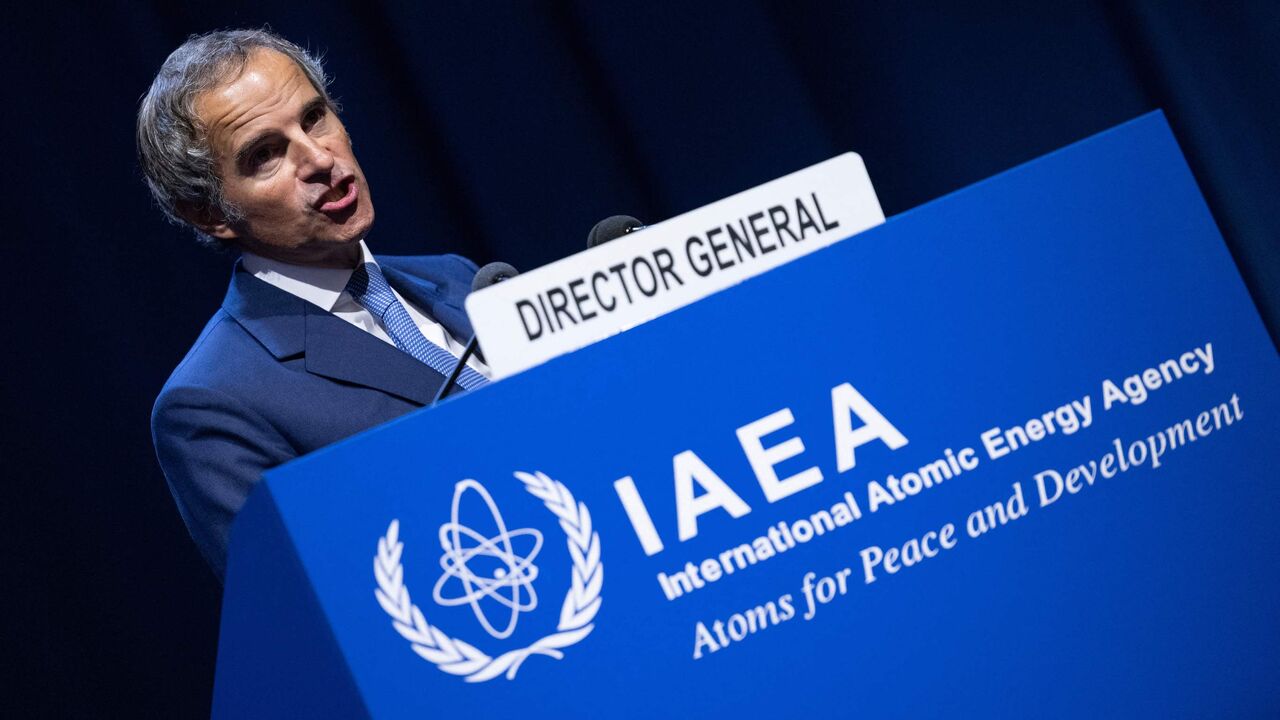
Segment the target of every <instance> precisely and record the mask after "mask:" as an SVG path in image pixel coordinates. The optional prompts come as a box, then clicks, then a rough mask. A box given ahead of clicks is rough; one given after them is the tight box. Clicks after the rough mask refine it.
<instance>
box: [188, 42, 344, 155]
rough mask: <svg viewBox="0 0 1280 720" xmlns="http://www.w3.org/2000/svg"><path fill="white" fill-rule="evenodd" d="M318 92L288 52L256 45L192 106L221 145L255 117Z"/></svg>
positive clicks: (248, 124) (306, 100)
mask: <svg viewBox="0 0 1280 720" xmlns="http://www.w3.org/2000/svg"><path fill="white" fill-rule="evenodd" d="M318 94H319V93H317V92H316V91H315V88H313V87H312V86H311V81H310V80H308V79H307V76H306V75H305V74H304V73H303V72H302V69H301V68H299V67H298V64H297V63H295V62H294V61H293V60H292V59H291V58H290V57H289V56H287V55H284V54H282V53H279V52H276V51H274V50H268V49H258V50H255V51H254V52H253V53H252V54H250V55H249V58H248V59H247V60H246V61H245V65H244V68H243V69H242V70H241V71H240V73H239V74H238V75H235V76H233V77H231V78H229V79H228V80H226V81H225V82H223V83H221V84H219V85H217V86H215V87H214V88H212V89H210V90H208V91H206V92H204V93H202V94H201V95H200V96H199V97H197V98H196V103H195V109H196V113H197V114H198V115H199V116H200V119H201V121H202V122H203V123H204V125H205V127H206V128H207V129H208V131H209V134H210V139H211V140H213V141H214V144H215V145H221V144H223V143H225V142H228V141H230V140H231V139H232V138H233V137H234V136H235V135H237V134H239V133H240V132H241V131H243V130H245V129H247V128H248V127H249V126H251V125H254V124H256V123H255V122H254V121H255V120H260V119H262V118H265V117H267V116H269V115H271V114H272V113H273V112H277V111H280V110H282V109H288V108H291V107H292V105H293V104H294V102H295V101H298V102H301V103H306V102H309V101H310V100H311V99H312V98H313V97H316V96H317V95H318ZM220 141H221V142H220ZM227 149H229V148H227Z"/></svg>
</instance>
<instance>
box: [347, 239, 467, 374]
mask: <svg viewBox="0 0 1280 720" xmlns="http://www.w3.org/2000/svg"><path fill="white" fill-rule="evenodd" d="M347 292H349V293H351V297H352V299H353V300H355V301H356V302H357V303H359V304H360V306H361V307H363V308H364V309H365V310H368V311H369V312H371V313H373V315H374V317H376V318H378V319H379V320H380V321H381V322H382V326H383V327H384V328H386V330H387V334H388V335H390V336H391V340H392V341H393V342H395V344H396V347H398V348H400V349H401V350H403V351H405V352H407V353H409V354H410V355H412V356H413V357H414V358H416V359H418V360H421V361H422V362H424V363H426V364H427V366H429V367H430V368H431V369H432V370H435V371H436V372H438V373H440V374H441V375H444V376H445V377H449V373H450V372H452V371H453V366H454V365H455V364H457V362H458V359H457V358H455V357H454V356H453V355H452V354H451V353H450V352H449V351H448V350H445V349H444V348H442V347H440V346H439V345H436V344H435V343H433V342H431V341H430V340H428V339H426V338H425V337H423V335H422V331H421V330H419V329H418V326H417V325H416V324H414V322H413V318H411V317H409V311H408V310H406V309H405V307H404V305H401V304H400V301H399V300H397V299H396V296H395V293H392V292H391V286H390V285H388V284H387V279H386V278H385V277H383V275H382V269H381V268H379V267H378V266H377V265H376V264H374V265H371V264H369V263H362V264H361V265H360V267H358V268H356V270H355V272H353V273H351V279H350V280H348V281H347ZM442 329H443V328H442ZM488 382H489V381H488V380H486V379H485V377H484V376H483V375H481V374H480V373H478V372H476V371H475V370H472V369H471V368H469V367H467V366H466V365H463V366H462V372H461V373H460V374H459V375H458V384H459V385H461V386H462V387H464V388H466V389H467V390H473V389H475V388H478V387H480V386H481V385H485V384H487V383H488Z"/></svg>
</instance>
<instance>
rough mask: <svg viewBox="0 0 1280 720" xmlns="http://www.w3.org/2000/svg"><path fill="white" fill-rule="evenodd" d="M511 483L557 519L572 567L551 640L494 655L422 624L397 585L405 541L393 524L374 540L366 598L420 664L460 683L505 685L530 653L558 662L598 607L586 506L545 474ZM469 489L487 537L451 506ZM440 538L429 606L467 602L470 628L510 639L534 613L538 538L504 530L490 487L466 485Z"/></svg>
mask: <svg viewBox="0 0 1280 720" xmlns="http://www.w3.org/2000/svg"><path fill="white" fill-rule="evenodd" d="M515 477H516V479H517V480H519V481H520V482H522V483H524V489H525V490H527V491H528V492H529V493H530V494H532V495H533V496H534V497H537V498H538V499H540V500H542V503H543V505H544V506H546V508H547V509H548V510H550V511H551V512H552V513H554V514H555V516H556V517H557V518H558V519H559V521H560V528H561V529H562V530H563V531H564V533H565V540H566V545H567V547H568V550H569V560H570V562H571V563H572V565H573V572H572V580H571V582H570V585H569V589H568V590H567V591H566V592H565V596H564V602H563V604H562V605H561V607H560V622H559V623H558V624H557V625H556V632H554V633H552V634H551V635H547V636H546V637H543V638H541V639H540V640H538V641H537V642H534V643H533V644H531V645H528V646H526V647H522V648H518V649H515V650H510V651H508V652H505V653H503V654H501V655H499V656H498V657H496V658H495V657H490V656H489V655H487V654H486V653H484V652H482V651H481V650H479V649H477V648H476V647H474V646H472V645H470V644H469V643H467V642H465V641H463V640H461V639H458V638H456V637H452V636H450V635H446V634H445V633H444V632H442V631H441V630H440V629H439V628H438V627H436V626H434V625H431V624H429V623H428V622H427V619H426V617H425V616H424V615H423V613H422V611H421V610H420V609H419V608H418V606H417V605H415V604H413V601H412V600H411V599H410V597H409V588H408V587H407V586H406V585H405V584H404V566H403V565H402V564H401V555H402V553H403V551H404V543H402V542H400V540H399V535H400V521H399V520H398V519H397V520H392V521H391V524H390V526H388V527H387V533H386V535H385V536H383V537H382V538H380V539H379V540H378V554H377V555H376V556H374V559H373V574H374V577H375V579H376V580H377V583H378V587H377V589H376V590H375V591H374V595H375V596H376V597H377V599H378V603H379V604H380V605H381V606H382V609H383V610H385V611H386V613H387V614H388V615H390V616H391V619H392V626H393V627H394V628H395V629H396V632H398V633H400V635H402V636H403V637H404V638H405V639H406V640H408V641H409V643H410V645H411V646H412V647H413V650H414V652H416V653H418V655H420V656H421V657H422V658H423V659H425V660H427V661H428V662H431V663H434V664H435V665H436V667H438V668H440V669H441V670H443V671H445V672H447V673H450V674H452V675H461V676H464V677H465V678H466V680H467V682H483V681H485V680H492V679H493V678H495V677H497V676H498V675H501V674H503V673H506V676H507V679H508V680H511V679H513V678H515V676H516V672H517V671H518V670H519V669H520V664H521V663H523V662H524V661H525V660H526V659H527V658H528V657H529V656H530V655H546V656H548V657H552V658H555V659H557V660H558V659H560V658H563V657H564V653H562V652H561V650H562V649H563V648H567V647H569V646H571V645H575V644H577V643H578V641H580V640H582V639H583V638H585V637H586V636H587V635H589V634H590V633H591V631H592V630H593V629H595V625H594V624H593V623H592V621H593V620H594V619H595V616H596V613H597V612H599V611H600V603H601V597H600V588H601V586H602V585H603V583H604V563H602V562H601V561H600V535H599V533H596V532H595V531H594V530H592V528H591V513H590V512H588V511H587V506H586V505H583V504H582V503H580V502H577V501H576V500H574V498H573V494H572V493H570V492H569V489H568V488H566V487H565V486H564V484H563V483H560V482H559V481H556V480H552V479H551V478H549V477H547V476H546V475H545V474H544V473H541V472H539V473H525V472H517V473H515ZM468 493H474V494H475V495H476V496H478V498H479V499H480V500H481V501H483V503H484V507H485V508H486V509H487V510H488V512H489V515H490V518H489V520H490V521H491V522H492V524H493V525H494V527H495V530H494V532H493V534H492V535H491V536H486V534H484V533H480V532H477V531H476V530H474V529H473V528H472V527H470V526H469V525H467V524H466V523H464V522H462V518H460V517H459V508H460V507H461V505H462V500H463V498H464V497H466V496H467V495H468ZM439 535H440V547H441V549H442V550H443V554H442V555H441V557H440V567H441V570H442V574H441V575H440V577H439V579H438V580H437V581H436V583H435V588H434V591H433V593H432V597H433V599H434V600H435V602H436V603H437V604H438V605H441V606H446V607H448V606H458V605H469V606H470V607H471V610H472V612H473V614H474V615H475V619H476V621H477V623H478V624H479V625H480V627H482V628H483V629H484V630H485V631H486V632H487V633H488V634H489V635H490V636H491V637H493V638H496V639H500V640H504V639H506V638H509V637H510V636H511V634H512V633H513V632H514V631H515V628H516V624H517V623H518V621H519V618H520V615H521V613H523V612H528V611H532V610H535V609H536V608H537V607H538V595H537V593H536V591H535V590H534V581H535V580H536V579H537V577H538V566H537V565H536V564H535V561H539V562H541V561H542V560H540V558H544V557H545V553H544V554H543V555H542V556H540V555H539V552H540V551H541V550H542V540H543V538H542V534H541V533H540V532H538V531H537V530H535V529H532V528H522V529H516V530H508V529H507V526H506V522H505V520H504V519H503V516H502V513H501V512H500V511H499V509H498V506H497V504H496V503H494V501H493V497H492V496H491V495H490V494H489V491H488V490H487V489H486V488H485V487H484V486H483V485H482V484H480V483H479V482H476V481H475V480H471V479H467V480H462V481H460V482H458V484H457V485H456V486H455V487H454V495H453V506H452V512H451V514H450V518H449V521H448V522H446V523H444V524H443V525H441V526H440V531H439ZM495 618H497V620H498V623H497V625H495V624H494V619H495ZM499 626H500V627H499Z"/></svg>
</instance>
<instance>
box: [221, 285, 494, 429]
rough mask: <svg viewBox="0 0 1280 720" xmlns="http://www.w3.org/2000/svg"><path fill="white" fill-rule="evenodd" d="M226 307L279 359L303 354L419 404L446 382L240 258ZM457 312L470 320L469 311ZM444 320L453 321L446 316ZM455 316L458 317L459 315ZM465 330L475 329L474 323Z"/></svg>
mask: <svg viewBox="0 0 1280 720" xmlns="http://www.w3.org/2000/svg"><path fill="white" fill-rule="evenodd" d="M396 290H400V287H399V285H397V286H396ZM401 294H405V293H404V292H403V291H401ZM405 295H406V297H408V295H407V294H405ZM414 302H418V300H416V299H415V300H414ZM435 306H439V307H441V308H444V309H446V310H447V309H448V307H447V304H446V303H444V302H443V301H441V300H440V299H439V298H437V299H436V300H435V301H434V302H433V303H431V305H430V306H429V305H428V304H427V303H422V304H419V307H422V308H423V309H426V310H427V311H428V312H431V313H432V314H433V315H434V313H435V312H436V311H435V309H434V308H435ZM223 308H224V309H225V310H226V311H227V312H228V314H230V315H231V316H232V317H234V318H235V319H236V321H237V322H239V323H240V324H241V326H243V327H244V328H245V330H247V331H248V332H249V333H250V334H252V335H253V336H254V337H255V338H257V340H258V342H260V343H262V345H263V347H265V348H266V349H267V350H268V351H269V352H270V353H271V354H272V355H273V356H275V358H276V359H277V360H281V361H283V360H287V359H290V358H296V357H297V356H299V355H302V356H304V363H305V367H306V369H307V372H310V373H312V374H314V375H320V376H323V377H326V378H329V379H332V380H338V381H341V382H346V383H353V384H356V385H362V386H364V387H369V388H373V389H375V390H380V391H382V392H385V393H388V394H391V395H395V396H396V397H400V398H403V399H405V400H408V401H409V402H412V403H416V404H418V405H426V404H428V403H430V402H431V401H432V399H434V398H435V394H436V391H437V390H438V389H439V388H440V385H441V384H442V383H443V382H444V376H443V375H441V374H440V373H438V372H436V371H435V370H432V369H431V368H430V367H428V366H427V365H425V364H423V363H421V362H419V361H418V360H416V359H414V358H413V357H412V356H411V355H409V354H407V353H404V352H402V351H400V350H399V349H398V348H396V347H395V346H394V345H391V344H389V343H386V342H384V341H382V340H381V339H379V338H377V337H374V336H373V335H371V334H369V333H367V332H365V331H363V330H361V329H360V328H358V327H356V326H354V325H352V324H351V323H349V322H347V321H346V320H343V319H342V318H339V317H337V316H336V315H333V314H332V313H330V312H328V311H326V310H323V309H321V308H319V307H317V306H315V305H312V304H311V303H309V302H306V301H305V300H302V299H301V298H298V297H296V296H294V295H292V294H290V293H288V292H285V291H284V290H281V289H280V288H277V287H275V286H274V285H272V284H270V283H267V282H264V281H262V280H259V279H258V278H255V277H253V276H252V275H251V274H249V273H248V272H247V271H245V270H244V269H243V268H241V266H240V264H239V263H237V264H236V269H235V272H234V273H233V275H232V279H231V287H230V288H229V289H228V290H227V297H226V299H225V300H224V301H223ZM458 313H459V314H461V317H462V320H463V322H465V320H466V315H465V313H461V312H460V311H458ZM440 322H441V324H444V325H445V327H450V325H449V324H447V323H446V320H445V319H444V318H440ZM450 322H454V323H456V322H457V318H456V317H453V318H451V319H450ZM465 330H466V331H467V332H469V331H470V325H469V324H468V325H467V326H466V328H465ZM450 331H451V332H452V331H453V330H452V328H451V329H450ZM454 337H457V335H455V336H454Z"/></svg>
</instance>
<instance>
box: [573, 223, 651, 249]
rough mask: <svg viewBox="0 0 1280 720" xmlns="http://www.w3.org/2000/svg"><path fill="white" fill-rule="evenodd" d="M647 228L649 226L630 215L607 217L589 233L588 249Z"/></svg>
mask: <svg viewBox="0 0 1280 720" xmlns="http://www.w3.org/2000/svg"><path fill="white" fill-rule="evenodd" d="M646 227H648V225H645V224H644V223H642V222H640V221H639V220H637V219H635V218H633V217H631V216H630V215H614V216H612V217H607V218H605V219H603V220H601V221H600V222H598V223H596V226H595V227H593V228H591V232H589V233H587V248H588V249H590V248H593V247H595V246H597V245H603V244H604V243H607V242H609V241H611V240H617V239H618V238H620V237H622V236H623V235H626V234H627V233H633V232H637V231H639V230H643V229H645V228H646Z"/></svg>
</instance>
